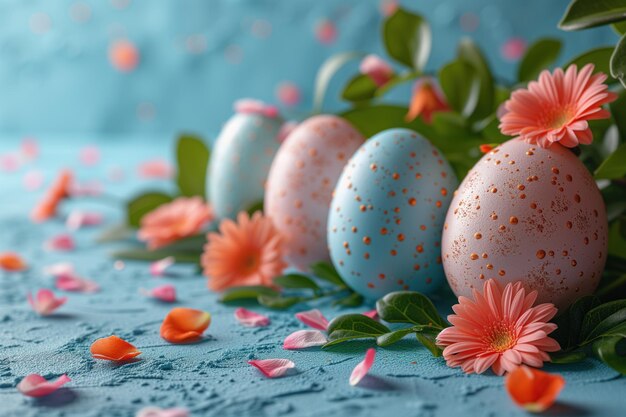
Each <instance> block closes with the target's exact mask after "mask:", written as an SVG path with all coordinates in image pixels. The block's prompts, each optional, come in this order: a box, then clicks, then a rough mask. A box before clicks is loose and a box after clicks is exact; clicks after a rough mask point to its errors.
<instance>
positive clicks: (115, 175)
mask: <svg viewBox="0 0 626 417" xmlns="http://www.w3.org/2000/svg"><path fill="white" fill-rule="evenodd" d="M107 174H108V177H109V179H110V180H111V181H116V182H117V181H121V180H123V179H124V175H125V172H124V168H122V167H118V166H114V167H111V168H109V171H108V173H107Z"/></svg>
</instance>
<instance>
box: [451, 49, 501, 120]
mask: <svg viewBox="0 0 626 417" xmlns="http://www.w3.org/2000/svg"><path fill="white" fill-rule="evenodd" d="M458 56H459V58H460V59H461V60H463V61H465V62H467V63H468V64H470V65H471V66H472V67H473V68H474V70H475V71H476V73H477V74H478V77H479V79H480V91H479V94H478V103H477V104H476V109H475V110H474V112H473V114H472V118H474V119H476V120H480V119H483V118H485V117H487V116H489V115H490V114H492V113H493V111H494V95H495V87H494V84H493V75H492V74H491V70H490V69H489V64H488V63H487V59H486V58H485V56H484V55H483V53H482V51H481V50H480V48H478V46H477V45H476V44H475V43H474V42H472V41H471V40H470V39H467V38H466V39H462V40H461V42H460V43H459V50H458Z"/></svg>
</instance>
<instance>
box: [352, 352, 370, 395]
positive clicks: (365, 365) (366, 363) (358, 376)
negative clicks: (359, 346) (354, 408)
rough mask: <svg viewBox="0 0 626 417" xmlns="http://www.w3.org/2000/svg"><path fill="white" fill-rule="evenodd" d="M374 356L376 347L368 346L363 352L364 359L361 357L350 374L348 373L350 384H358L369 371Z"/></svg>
mask: <svg viewBox="0 0 626 417" xmlns="http://www.w3.org/2000/svg"><path fill="white" fill-rule="evenodd" d="M375 356H376V349H374V348H370V349H367V352H365V359H363V360H362V361H361V362H359V364H358V365H357V366H355V367H354V370H353V371H352V374H351V375H350V385H352V386H355V385H356V384H358V383H359V382H360V381H361V380H362V379H363V377H364V376H365V375H367V373H368V372H369V370H370V369H371V368H372V365H373V364H374V357H375Z"/></svg>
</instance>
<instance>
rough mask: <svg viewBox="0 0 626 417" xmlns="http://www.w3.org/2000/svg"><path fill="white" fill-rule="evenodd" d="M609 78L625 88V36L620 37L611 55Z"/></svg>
mask: <svg viewBox="0 0 626 417" xmlns="http://www.w3.org/2000/svg"><path fill="white" fill-rule="evenodd" d="M611 76H613V78H617V79H618V80H619V81H620V82H621V83H622V85H623V86H624V87H626V78H625V77H626V35H623V36H622V38H621V39H620V40H619V42H618V43H617V46H616V47H615V50H614V51H613V55H611Z"/></svg>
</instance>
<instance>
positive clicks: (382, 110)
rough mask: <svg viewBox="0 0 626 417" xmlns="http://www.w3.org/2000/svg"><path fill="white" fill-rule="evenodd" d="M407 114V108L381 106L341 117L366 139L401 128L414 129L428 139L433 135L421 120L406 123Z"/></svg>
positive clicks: (361, 109)
mask: <svg viewBox="0 0 626 417" xmlns="http://www.w3.org/2000/svg"><path fill="white" fill-rule="evenodd" d="M407 112H408V109H407V108H406V107H401V106H393V105H388V104H380V105H370V106H364V107H355V108H352V109H349V110H347V111H345V112H343V113H341V114H340V116H341V117H343V118H344V119H346V120H347V121H348V122H350V123H351V124H352V125H353V126H354V127H355V128H356V129H357V130H358V131H359V132H361V134H362V135H363V136H365V137H366V138H371V137H372V136H374V135H375V134H377V133H379V132H382V131H383V130H387V129H391V128H400V127H404V128H407V129H412V130H415V131H417V132H420V133H422V134H423V135H424V136H426V137H431V136H432V134H430V133H431V132H433V129H432V128H431V127H430V126H428V125H426V124H425V123H424V122H423V121H422V120H421V119H419V118H417V119H415V120H413V121H411V122H406V120H405V116H406V114H407Z"/></svg>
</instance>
